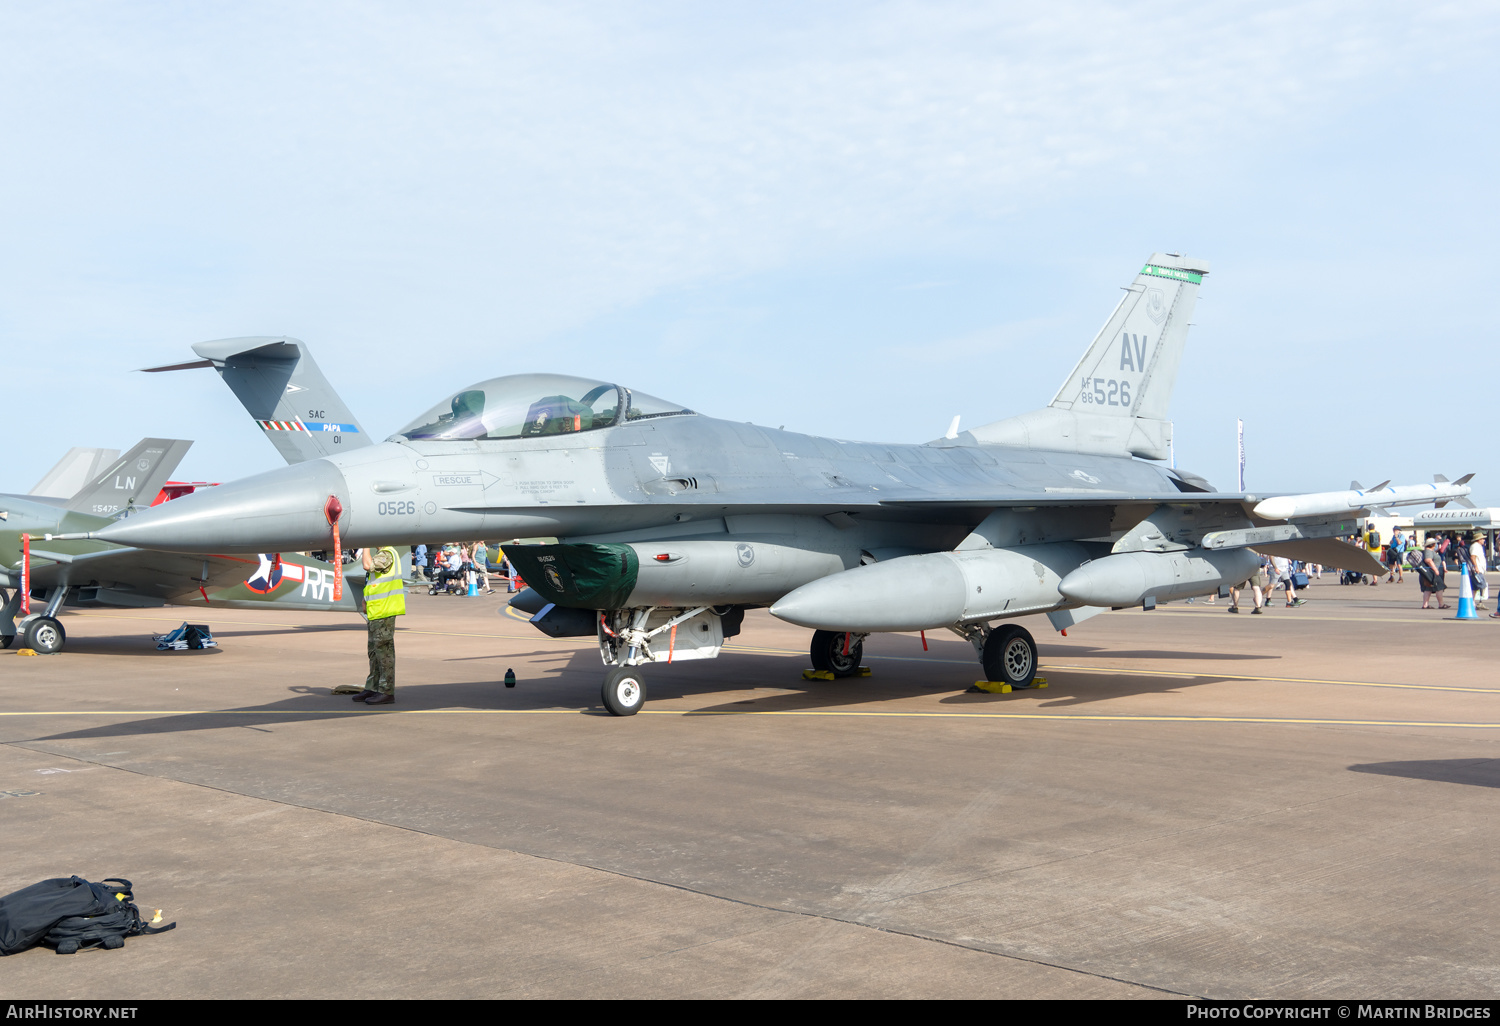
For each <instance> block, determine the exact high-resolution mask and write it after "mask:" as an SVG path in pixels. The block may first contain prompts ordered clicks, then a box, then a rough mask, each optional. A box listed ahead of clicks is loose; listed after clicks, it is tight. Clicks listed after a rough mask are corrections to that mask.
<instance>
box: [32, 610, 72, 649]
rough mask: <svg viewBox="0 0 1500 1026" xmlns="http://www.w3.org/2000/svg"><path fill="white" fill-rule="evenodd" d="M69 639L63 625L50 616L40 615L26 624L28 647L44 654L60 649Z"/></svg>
mask: <svg viewBox="0 0 1500 1026" xmlns="http://www.w3.org/2000/svg"><path fill="white" fill-rule="evenodd" d="M67 640H68V633H67V631H65V630H63V625H62V624H60V623H58V622H57V621H56V620H54V619H52V617H50V616H39V617H37V618H36V619H35V620H32V621H31V622H30V623H28V624H27V625H26V647H27V648H29V649H31V650H32V651H33V652H38V653H40V654H42V655H51V654H52V653H53V652H57V651H60V650H61V649H62V647H63V643H64V642H66V641H67Z"/></svg>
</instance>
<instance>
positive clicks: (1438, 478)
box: [1432, 474, 1449, 484]
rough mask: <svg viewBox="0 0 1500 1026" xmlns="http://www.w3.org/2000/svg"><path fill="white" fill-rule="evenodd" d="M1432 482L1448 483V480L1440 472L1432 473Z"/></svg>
mask: <svg viewBox="0 0 1500 1026" xmlns="http://www.w3.org/2000/svg"><path fill="white" fill-rule="evenodd" d="M1432 483H1433V484H1448V483H1449V482H1448V479H1447V478H1446V477H1444V476H1443V475H1442V474H1433V475H1432Z"/></svg>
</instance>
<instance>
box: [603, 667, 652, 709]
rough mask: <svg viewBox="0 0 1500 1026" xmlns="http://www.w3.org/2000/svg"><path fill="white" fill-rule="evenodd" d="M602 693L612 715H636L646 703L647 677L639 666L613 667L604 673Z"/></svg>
mask: <svg viewBox="0 0 1500 1026" xmlns="http://www.w3.org/2000/svg"><path fill="white" fill-rule="evenodd" d="M600 694H601V696H602V697H603V699H604V708H606V709H608V710H609V713H610V715H611V716H634V715H635V714H636V713H638V712H640V711H641V706H643V705H645V704H646V678H645V677H643V676H641V671H640V668H639V667H636V666H616V667H613V668H611V669H610V671H609V672H608V673H606V674H605V675H604V687H603V689H602V690H601V692H600Z"/></svg>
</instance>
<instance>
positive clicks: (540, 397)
mask: <svg viewBox="0 0 1500 1026" xmlns="http://www.w3.org/2000/svg"><path fill="white" fill-rule="evenodd" d="M692 412H693V411H692V410H689V409H686V408H684V407H682V406H679V405H677V404H676V403H669V402H665V401H663V400H661V399H657V398H656V397H654V396H649V395H646V394H644V393H642V392H634V391H632V390H630V389H628V388H623V387H621V386H619V385H612V384H610V383H608V382H605V381H591V380H590V379H588V378H575V377H570V376H568V375H565V374H512V375H509V376H507V377H503V378H491V379H490V380H489V381H481V382H480V383H479V384H477V385H470V386H469V387H468V388H466V389H464V390H463V391H461V392H457V393H455V394H453V395H451V396H449V397H448V398H447V399H444V400H443V401H442V402H440V403H438V404H437V405H436V406H434V407H433V408H432V409H430V410H428V411H427V412H426V413H424V414H422V416H420V417H418V418H417V419H416V420H414V421H412V422H411V423H410V424H408V425H407V426H406V427H404V428H402V429H401V430H400V431H399V432H397V433H398V434H400V435H402V436H404V437H405V438H407V439H409V440H413V441H414V440H417V439H434V440H439V441H467V440H471V439H481V438H531V437H535V436H539V435H565V434H572V433H574V432H576V431H597V430H598V429H600V428H607V427H613V426H614V425H616V424H623V423H626V422H629V421H636V420H643V419H645V418H647V417H670V416H674V415H678V414H690V413H692Z"/></svg>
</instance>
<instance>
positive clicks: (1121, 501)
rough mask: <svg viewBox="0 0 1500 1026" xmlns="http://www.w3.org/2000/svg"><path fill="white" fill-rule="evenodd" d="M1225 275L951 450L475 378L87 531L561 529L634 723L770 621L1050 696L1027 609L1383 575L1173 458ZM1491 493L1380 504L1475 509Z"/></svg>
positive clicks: (1057, 618)
mask: <svg viewBox="0 0 1500 1026" xmlns="http://www.w3.org/2000/svg"><path fill="white" fill-rule="evenodd" d="M1207 271H1208V265H1207V263H1205V262H1204V261H1201V260H1193V259H1190V258H1184V257H1181V256H1178V255H1176V254H1170V253H1157V254H1154V255H1153V256H1152V257H1151V259H1150V260H1149V261H1148V262H1147V263H1146V265H1145V266H1144V267H1143V268H1142V269H1141V271H1140V273H1139V274H1137V275H1136V276H1135V280H1134V281H1133V282H1132V283H1131V285H1130V286H1128V287H1127V289H1126V294H1125V296H1124V297H1123V298H1122V299H1121V300H1120V302H1119V303H1118V304H1117V305H1116V307H1115V309H1114V312H1113V313H1112V314H1111V315H1110V317H1109V318H1108V320H1107V321H1106V322H1105V324H1104V327H1103V328H1102V329H1101V330H1100V331H1099V333H1098V335H1096V336H1095V338H1094V339H1093V341H1092V342H1091V344H1090V345H1089V346H1088V348H1087V350H1086V352H1085V353H1084V356H1083V358H1082V359H1081V360H1080V361H1079V363H1078V365H1077V366H1076V367H1075V368H1074V370H1073V372H1072V373H1071V374H1069V375H1068V377H1067V379H1066V380H1065V381H1064V383H1063V385H1062V387H1061V388H1060V389H1058V392H1057V394H1056V395H1055V396H1054V398H1053V400H1052V402H1051V403H1050V404H1049V405H1048V406H1047V407H1046V408H1044V409H1040V410H1036V411H1034V412H1031V413H1025V414H1021V415H1019V416H1014V417H1010V418H1007V419H1004V420H998V421H995V422H993V423H990V424H986V425H983V426H981V427H977V428H973V429H971V430H969V431H965V432H962V433H960V432H958V431H957V430H955V429H950V430H949V432H948V434H947V436H945V437H944V438H940V439H937V440H935V441H932V442H929V443H927V444H925V445H910V444H878V443H867V442H853V441H846V440H841V439H832V438H819V437H815V436H810V435H803V434H798V433H796V432H790V431H783V430H772V429H769V428H763V427H758V426H756V425H753V424H746V423H740V422H734V421H725V420H717V419H714V418H712V417H708V416H705V415H702V414H699V413H697V412H695V411H694V410H692V409H689V408H688V407H686V406H683V405H681V404H679V403H673V402H667V401H665V400H662V399H659V398H657V397H655V396H652V395H648V394H646V393H644V392H640V391H636V390H635V389H633V388H630V387H626V386H624V385H619V384H615V383H612V382H606V381H597V380H591V379H587V378H579V377H572V376H565V375H552V374H520V375H512V376H509V377H501V378H494V379H491V380H488V381H483V382H479V383H477V384H474V385H470V386H468V387H467V388H464V389H462V390H460V391H458V392H456V393H454V394H453V395H450V396H448V397H446V398H444V399H443V400H442V401H440V402H439V403H438V404H437V405H436V406H434V407H432V408H431V409H429V410H428V411H426V412H425V413H422V414H421V415H420V416H418V417H417V418H416V419H415V420H413V421H412V422H411V423H410V424H408V425H407V426H406V427H404V428H402V429H401V430H400V431H399V432H397V434H395V435H394V436H392V437H391V439H390V440H388V441H385V442H382V443H379V444H377V445H372V446H369V447H368V448H364V449H360V450H358V451H348V449H347V447H346V448H345V449H344V450H343V451H339V452H336V453H334V454H333V455H329V456H325V457H322V458H317V459H308V460H306V461H305V462H303V463H300V464H298V465H297V466H293V467H287V468H284V469H281V470H276V471H272V472H270V473H266V474H260V475H256V476H254V477H250V478H246V479H244V480H241V481H237V482H233V483H231V484H226V485H222V486H220V487H218V488H215V489H213V490H212V491H211V492H209V493H199V494H195V495H189V496H185V497H183V498H181V499H178V500H175V501H173V502H172V503H169V504H167V505H166V506H164V507H160V508H158V509H154V510H150V511H148V512H146V513H142V514H139V515H137V516H134V517H131V518H130V519H128V520H125V521H122V522H119V523H115V524H111V525H108V526H106V527H104V528H102V529H100V530H98V531H97V532H90V533H88V534H75V535H68V536H66V537H69V538H98V539H104V540H108V541H112V542H116V543H120V544H125V545H134V546H139V547H142V548H149V549H160V550H166V551H177V552H185V551H202V550H205V549H208V550H212V551H217V552H275V551H288V550H300V549H318V548H323V547H324V546H326V545H327V544H328V541H329V538H330V534H331V531H332V527H333V526H334V525H337V526H338V528H339V530H340V532H341V536H342V539H343V540H344V542H345V543H346V544H348V545H350V546H355V547H357V546H364V545H378V544H394V545H406V544H414V543H417V542H421V541H425V540H427V539H430V538H453V539H470V538H490V539H504V538H520V537H533V538H534V537H546V536H550V537H555V538H558V539H559V543H558V544H555V545H507V546H506V554H507V555H508V556H509V557H510V558H511V560H512V562H513V563H514V564H515V565H516V567H517V568H518V569H519V570H520V572H521V575H522V576H523V578H524V579H525V580H526V583H527V584H528V586H529V587H528V589H527V591H526V592H524V593H523V594H522V595H521V596H518V598H517V599H516V600H513V604H514V605H517V606H518V607H520V608H523V609H525V610H526V611H527V612H531V613H533V614H534V615H533V617H532V622H533V623H534V624H535V625H536V626H537V627H538V628H539V629H540V630H542V631H544V632H545V633H548V634H550V635H553V636H578V637H590V638H593V639H594V640H595V642H596V643H597V645H598V647H599V652H600V655H601V656H602V658H603V660H604V662H605V663H606V664H607V665H608V666H609V667H610V669H609V670H608V671H607V673H606V675H605V679H604V684H603V688H602V698H603V702H604V705H605V707H606V708H607V709H608V710H609V711H610V712H612V713H614V714H616V715H629V714H631V713H634V712H636V711H638V710H639V709H640V708H641V706H642V704H643V703H644V701H645V695H646V683H645V678H644V676H643V674H642V672H641V670H640V667H641V666H642V665H643V664H645V663H659V662H668V663H669V662H673V661H675V660H680V659H695V658H709V657H713V656H716V655H717V654H718V653H719V651H720V648H721V647H722V645H723V643H724V639H725V638H728V637H732V636H734V635H735V634H737V633H738V631H739V629H740V626H741V623H742V621H743V618H744V610H745V609H747V608H752V607H767V606H768V607H770V611H771V613H772V614H773V615H775V616H777V617H780V618H781V619H783V620H786V621H788V622H791V623H795V624H799V625H801V626H805V627H810V628H812V629H813V630H814V634H813V638H812V645H811V657H812V662H813V665H814V667H815V668H816V669H817V670H819V671H823V672H825V673H828V674H832V675H833V676H852V675H854V674H856V673H858V672H859V671H860V667H859V660H860V656H861V653H862V646H863V639H864V637H865V636H866V635H868V634H870V633H872V632H875V631H917V630H935V629H948V630H951V631H953V632H955V633H957V634H958V635H960V636H961V637H964V638H966V639H968V640H969V641H970V642H972V643H973V645H974V647H975V650H976V653H977V654H978V656H979V659H980V662H981V665H982V666H983V671H984V673H985V674H986V676H987V678H988V680H990V681H995V682H998V683H999V684H1001V685H1005V686H1009V687H1028V686H1030V685H1031V684H1032V682H1033V680H1034V678H1035V675H1036V669H1037V653H1036V643H1035V640H1034V639H1033V638H1032V636H1031V634H1030V632H1028V631H1027V630H1026V629H1025V628H1024V627H1022V626H1020V624H1019V623H1017V622H1015V621H1016V620H1017V619H1019V618H1021V617H1025V616H1030V615H1034V614H1038V613H1042V614H1046V616H1047V617H1048V619H1049V620H1050V621H1051V623H1052V626H1053V627H1054V628H1057V629H1064V628H1067V627H1069V626H1071V625H1073V624H1076V623H1078V622H1080V621H1083V620H1085V619H1087V618H1088V617H1090V616H1093V615H1095V614H1097V613H1101V612H1104V611H1106V610H1108V609H1115V608H1124V607H1129V606H1137V607H1144V608H1146V609H1152V608H1154V607H1155V606H1156V605H1157V603H1158V602H1166V601H1172V600H1177V599H1186V598H1190V597H1193V596H1197V595H1210V594H1214V593H1216V592H1223V591H1226V590H1227V589H1228V588H1229V587H1231V586H1233V585H1236V584H1239V583H1240V582H1242V581H1245V580H1246V579H1247V578H1249V577H1250V576H1252V575H1253V574H1254V573H1255V571H1256V568H1257V566H1258V564H1259V561H1260V556H1259V555H1258V553H1272V554H1277V555H1286V556H1292V557H1295V558H1299V559H1311V560H1314V561H1317V562H1320V563H1324V564H1326V565H1329V566H1333V567H1341V568H1349V569H1359V570H1363V571H1367V572H1368V571H1371V570H1372V569H1377V568H1378V564H1376V563H1375V561H1374V560H1373V559H1372V558H1371V557H1370V555H1369V554H1368V553H1367V552H1365V551H1364V550H1363V549H1362V548H1357V547H1355V546H1351V545H1348V544H1345V543H1343V542H1341V541H1339V540H1338V539H1339V538H1340V537H1341V536H1347V535H1349V534H1351V533H1353V532H1355V531H1356V530H1358V524H1359V522H1358V519H1357V518H1358V517H1360V516H1362V515H1364V514H1365V513H1367V512H1368V510H1367V509H1366V508H1364V506H1363V505H1350V504H1348V503H1347V502H1346V501H1344V498H1343V497H1340V498H1339V500H1338V501H1337V502H1334V501H1332V500H1326V501H1325V497H1321V496H1312V497H1307V498H1308V499H1309V500H1310V501H1309V503H1307V504H1303V505H1296V504H1294V505H1293V507H1291V509H1292V512H1293V514H1294V515H1290V516H1280V515H1278V516H1274V517H1268V516H1266V515H1263V514H1262V513H1258V512H1257V507H1258V505H1259V504H1260V503H1261V502H1262V501H1263V500H1265V499H1268V498H1271V496H1269V495H1250V494H1241V493H1224V492H1217V491H1215V490H1214V488H1213V486H1212V485H1210V484H1209V483H1208V482H1207V481H1205V480H1204V479H1203V478H1201V477H1199V476H1197V475H1194V474H1191V473H1187V472H1186V471H1181V470H1177V469H1175V468H1172V467H1170V466H1167V465H1164V464H1163V462H1162V461H1164V460H1166V459H1167V458H1168V456H1169V454H1170V451H1171V444H1172V425H1171V422H1170V421H1169V420H1168V419H1167V411H1168V404H1169V402H1170V398H1171V391H1172V386H1173V384H1174V383H1175V380H1176V377H1177V370H1178V367H1179V366H1180V364H1181V360H1182V355H1183V350H1184V346H1185V343H1186V340H1187V329H1188V323H1189V321H1190V319H1191V316H1192V311H1193V306H1194V303H1195V301H1196V299H1197V294H1198V288H1199V285H1200V284H1201V283H1202V280H1203V276H1204V275H1205V274H1206V273H1207ZM250 341H252V342H264V341H265V340H260V339H255V340H250ZM277 344H278V345H291V344H292V342H291V340H282V341H280V342H278V343H277ZM215 345H222V346H226V347H228V348H234V347H233V346H230V345H229V344H228V343H215ZM298 345H299V346H300V343H299V344H298ZM225 351H227V349H226V350H225ZM255 351H256V352H258V351H259V349H256V350H255ZM278 351H280V350H278ZM199 352H200V354H203V353H204V349H203V348H202V347H199ZM298 352H299V355H300V356H301V357H302V358H303V359H307V357H306V356H305V350H303V349H298ZM223 362H224V363H225V365H226V366H227V365H228V362H229V358H226V359H225V360H224V361H223ZM225 380H226V381H227V380H229V376H228V374H227V373H226V378H225ZM281 380H287V381H289V380H290V371H289V370H288V371H287V373H286V375H285V376H284V377H283V379H281ZM319 380H320V381H321V375H320V376H319ZM276 387H281V386H279V385H276V384H275V383H274V382H273V383H272V385H269V386H265V387H264V388H263V389H262V391H261V392H260V393H257V394H260V395H261V396H263V397H271V396H273V395H274V394H279V393H276V392H275V388H276ZM236 391H237V393H238V392H239V391H240V390H239V389H236ZM329 394H331V390H330V392H329ZM242 397H243V396H242ZM350 420H351V423H352V418H350ZM361 437H363V436H362V435H361ZM1467 480H1468V479H1467V478H1464V479H1461V480H1460V481H1457V482H1447V481H1446V480H1444V481H1441V482H1435V483H1434V485H1432V486H1426V487H1424V488H1422V489H1415V490H1410V491H1403V490H1401V489H1394V490H1391V491H1381V492H1380V493H1379V495H1378V496H1377V497H1374V498H1373V499H1372V502H1371V505H1375V504H1376V503H1377V502H1378V505H1379V506H1381V507H1386V506H1392V505H1406V504H1409V503H1414V502H1424V503H1425V502H1441V501H1458V500H1459V499H1461V498H1463V497H1465V496H1467V494H1468V492H1469V487H1468V484H1467ZM1356 501H1357V502H1359V503H1361V504H1363V501H1364V500H1363V499H1357V500H1356ZM1273 512H1276V513H1278V514H1281V513H1284V512H1285V511H1284V510H1279V509H1278V510H1274V511H1273Z"/></svg>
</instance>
